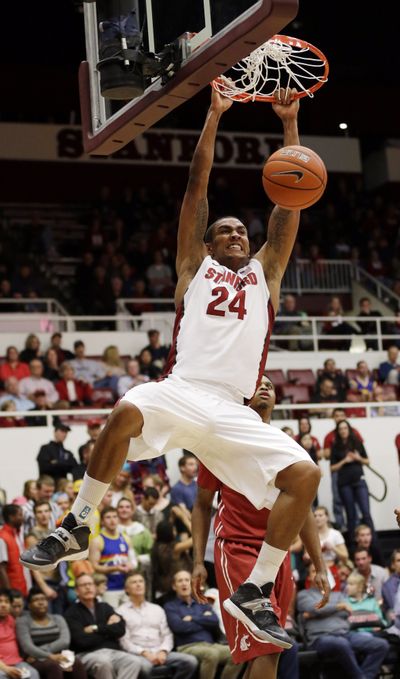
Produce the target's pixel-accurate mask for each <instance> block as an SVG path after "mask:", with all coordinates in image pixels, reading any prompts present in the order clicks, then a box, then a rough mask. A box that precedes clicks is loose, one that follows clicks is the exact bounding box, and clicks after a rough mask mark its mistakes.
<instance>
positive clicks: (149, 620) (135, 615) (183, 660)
mask: <svg viewBox="0 0 400 679" xmlns="http://www.w3.org/2000/svg"><path fill="white" fill-rule="evenodd" d="M125 591H126V593H127V596H128V597H129V601H127V602H126V603H124V604H122V605H121V606H120V607H119V608H118V609H117V613H118V614H119V615H121V616H122V618H123V619H124V620H125V624H126V632H125V635H124V636H123V637H122V639H121V648H123V650H124V651H126V652H127V653H131V654H133V655H134V656H135V657H136V658H137V659H138V660H139V662H140V665H141V673H140V676H141V679H145V678H147V677H148V679H150V678H151V677H152V676H153V674H152V671H153V668H154V667H159V666H165V667H168V668H169V669H170V670H171V671H172V676H173V677H174V679H191V677H193V676H194V675H195V673H196V670H197V665H198V663H197V660H196V659H195V658H194V657H193V655H189V654H187V653H177V652H174V651H172V649H173V647H174V639H173V635H172V632H171V630H170V629H169V627H168V623H167V618H166V615H165V612H164V610H163V609H162V608H161V606H158V605H157V604H151V603H149V602H148V601H146V596H145V595H146V586H145V581H144V578H143V576H142V575H141V574H140V573H133V574H132V575H128V577H127V579H126V581H125Z"/></svg>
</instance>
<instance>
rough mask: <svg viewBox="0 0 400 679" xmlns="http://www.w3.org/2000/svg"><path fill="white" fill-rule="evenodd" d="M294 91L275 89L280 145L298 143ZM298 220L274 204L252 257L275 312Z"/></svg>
mask: <svg viewBox="0 0 400 679" xmlns="http://www.w3.org/2000/svg"><path fill="white" fill-rule="evenodd" d="M295 92H296V90H294V89H292V90H290V91H289V92H287V91H286V90H285V89H280V90H278V91H277V92H276V95H275V98H276V102H275V103H274V104H273V105H272V108H273V110H274V111H275V113H276V115H277V116H278V117H279V118H280V119H281V121H282V125H283V144H284V146H292V145H299V144H300V140H299V132H298V127H297V117H298V112H299V100H298V99H293V95H294V93H295ZM299 219H300V211H299V210H287V209H284V208H281V207H279V206H278V205H275V207H274V209H273V210H272V213H271V216H270V218H269V222H268V230H267V242H266V243H265V244H264V245H263V247H262V248H261V250H259V252H258V253H257V255H256V257H257V259H259V260H260V261H261V263H262V265H263V267H264V271H265V276H266V279H267V282H268V285H269V288H270V292H271V302H272V305H273V307H274V309H275V311H276V310H277V308H278V304H279V292H280V284H281V280H282V278H283V275H284V273H285V270H286V267H287V264H288V261H289V258H290V255H291V253H292V250H293V245H294V242H295V240H296V236H297V230H298V228H299Z"/></svg>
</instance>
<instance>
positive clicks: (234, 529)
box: [192, 376, 330, 679]
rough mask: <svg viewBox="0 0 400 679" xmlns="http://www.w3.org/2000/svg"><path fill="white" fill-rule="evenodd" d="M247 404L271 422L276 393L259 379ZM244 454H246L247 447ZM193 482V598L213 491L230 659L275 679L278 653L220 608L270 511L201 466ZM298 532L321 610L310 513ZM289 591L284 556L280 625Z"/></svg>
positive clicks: (278, 595) (322, 584) (199, 587)
mask: <svg viewBox="0 0 400 679" xmlns="http://www.w3.org/2000/svg"><path fill="white" fill-rule="evenodd" d="M249 405H250V407H251V408H253V409H254V410H255V411H256V412H257V413H258V414H259V415H260V417H261V419H262V421H263V422H266V423H269V422H270V419H271V415H272V411H273V409H274V405H275V391H274V387H273V385H272V383H271V381H270V380H269V379H268V378H267V377H265V376H264V377H263V378H262V380H261V385H260V387H259V388H258V389H257V391H256V393H255V395H254V396H253V398H252V400H251V401H250V404H249ZM243 455H244V456H245V455H246V450H245V449H244V450H243ZM197 484H198V493H197V498H196V502H195V505H194V507H193V512H192V532H193V551H194V568H193V575H192V587H193V593H194V596H195V598H196V599H197V600H198V601H199V602H200V603H202V602H205V601H206V599H205V598H204V595H203V594H202V592H203V591H204V587H203V585H204V584H205V582H206V580H207V571H206V569H205V566H204V554H205V549H206V544H207V537H208V534H209V529H210V519H211V508H212V503H213V499H214V495H215V493H216V492H218V493H219V495H218V512H217V514H216V517H215V521H214V530H215V536H216V539H215V546H214V557H215V558H214V567H215V574H216V579H217V586H218V591H219V596H220V600H221V610H222V617H223V621H224V627H225V633H226V636H227V639H228V643H229V647H230V651H231V655H232V657H233V659H234V661H235V662H236V663H243V662H248V661H251V665H250V667H249V668H248V670H247V672H246V674H245V679H275V677H276V670H277V665H278V660H279V657H280V650H282V649H279V648H277V647H276V646H274V645H272V644H269V643H265V642H264V643H263V642H262V641H261V640H260V639H258V638H257V637H255V636H254V635H253V634H252V633H251V631H249V630H248V629H247V628H246V627H245V626H244V625H242V623H240V622H239V621H237V620H235V619H234V618H232V617H231V616H230V615H227V613H226V612H225V611H224V608H223V607H222V603H223V601H224V600H225V599H226V598H227V597H229V596H230V595H231V594H232V592H233V591H234V589H236V587H237V586H238V585H239V584H240V583H241V582H242V581H243V580H244V579H245V578H246V577H247V576H248V575H249V573H250V572H251V569H252V568H253V566H254V564H255V562H256V560H257V554H258V552H259V551H260V547H261V545H262V542H263V539H264V533H265V526H266V525H267V522H268V515H269V511H268V510H267V509H263V510H256V509H255V508H254V506H253V505H252V504H251V503H250V502H249V500H248V499H247V498H245V497H244V496H243V495H241V494H239V493H237V492H236V491H234V490H232V489H231V488H229V487H228V486H226V485H224V484H223V483H221V482H220V481H219V480H218V479H217V478H216V477H215V476H214V475H213V474H211V472H209V471H208V470H207V469H206V468H205V467H204V465H202V464H200V466H199V474H198V478H197ZM300 534H301V538H302V540H303V542H304V544H305V545H306V548H307V551H308V552H309V554H310V556H311V558H312V560H313V563H314V565H315V568H316V571H317V577H316V582H317V584H318V586H319V588H320V590H321V593H322V595H323V596H322V599H321V602H320V603H319V605H318V608H322V607H323V606H324V605H325V604H326V603H327V601H328V598H329V591H330V587H329V583H328V580H327V573H326V567H325V562H324V560H323V558H322V553H321V546H320V541H319V538H318V533H317V529H316V526H315V521H314V516H313V514H312V512H311V511H310V514H309V517H308V518H307V520H306V522H305V524H304V526H303V528H302V530H301V532H300ZM267 535H268V526H267ZM293 589H294V586H293V578H292V571H291V567H290V559H289V555H287V556H286V558H285V559H284V561H283V563H282V565H281V567H280V569H279V572H278V576H277V579H276V582H275V587H274V592H273V593H274V595H275V596H274V597H271V604H272V605H273V608H274V612H275V614H276V615H277V618H278V619H279V623H280V624H281V625H282V626H284V624H285V621H286V617H287V613H288V608H289V605H290V602H291V599H292V595H293Z"/></svg>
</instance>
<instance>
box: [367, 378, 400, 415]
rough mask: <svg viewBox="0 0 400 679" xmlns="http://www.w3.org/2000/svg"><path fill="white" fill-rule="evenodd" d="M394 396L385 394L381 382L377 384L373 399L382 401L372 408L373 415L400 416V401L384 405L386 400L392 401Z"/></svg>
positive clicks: (378, 401) (377, 401)
mask: <svg viewBox="0 0 400 679" xmlns="http://www.w3.org/2000/svg"><path fill="white" fill-rule="evenodd" d="M392 400H393V396H390V395H387V394H385V392H384V390H383V387H381V385H380V384H376V385H375V387H374V391H373V392H372V399H371V401H374V402H376V403H382V405H380V406H376V407H374V408H370V416H371V417H399V416H400V403H399V404H398V405H397V404H396V405H383V403H384V402H385V401H392Z"/></svg>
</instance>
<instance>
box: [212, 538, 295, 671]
mask: <svg viewBox="0 0 400 679" xmlns="http://www.w3.org/2000/svg"><path fill="white" fill-rule="evenodd" d="M260 546H261V545H260ZM260 546H258V547H256V546H254V547H252V546H250V545H243V544H241V543H237V542H229V541H226V540H223V539H218V538H217V539H216V541H215V548H214V558H215V560H214V567H215V576H216V579H217V587H218V591H219V598H220V603H221V612H222V618H223V621H224V625H225V633H226V637H227V640H228V644H229V648H230V650H231V655H232V658H233V661H234V662H235V663H242V662H246V661H248V660H253V658H258V657H259V656H260V655H267V654H269V653H280V652H281V651H282V648H279V647H278V646H274V645H273V644H270V643H268V642H263V641H261V639H257V637H255V636H254V634H253V633H252V632H250V630H249V629H247V627H245V626H244V625H243V624H242V623H241V622H239V621H238V620H235V618H233V617H232V616H231V615H229V613H227V612H226V611H225V609H224V607H223V605H222V604H223V602H224V600H225V599H227V598H228V597H230V596H231V595H232V594H233V592H234V591H235V590H236V589H237V588H238V587H239V585H240V584H241V583H242V582H244V581H245V580H246V578H248V577H249V575H250V573H251V571H252V570H253V567H254V564H255V562H256V560H257V557H258V553H259V550H260ZM293 589H294V584H293V576H292V570H291V568H290V557H289V555H288V554H287V555H286V557H285V560H284V562H283V564H282V566H281V567H280V569H279V572H278V576H277V579H276V582H275V587H274V590H273V593H272V596H271V601H272V604H273V606H274V610H275V612H276V613H277V615H278V617H279V621H280V624H281V625H282V627H283V626H284V625H285V622H286V616H287V614H288V610H289V606H290V602H291V599H292V595H293Z"/></svg>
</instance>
